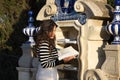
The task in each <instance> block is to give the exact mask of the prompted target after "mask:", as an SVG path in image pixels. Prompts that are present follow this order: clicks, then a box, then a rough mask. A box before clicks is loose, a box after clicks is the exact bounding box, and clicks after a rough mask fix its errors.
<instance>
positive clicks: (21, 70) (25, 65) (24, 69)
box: [17, 43, 33, 80]
mask: <svg viewBox="0 0 120 80" xmlns="http://www.w3.org/2000/svg"><path fill="white" fill-rule="evenodd" d="M32 45H33V44H32V43H24V44H23V45H22V50H23V55H22V56H21V57H20V59H19V62H18V64H19V67H17V70H18V80H31V77H32V72H31V68H32V59H33V53H32V50H31V47H32Z"/></svg>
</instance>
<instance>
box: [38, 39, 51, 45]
mask: <svg viewBox="0 0 120 80" xmlns="http://www.w3.org/2000/svg"><path fill="white" fill-rule="evenodd" d="M38 45H39V46H41V45H49V41H47V40H42V41H40V43H39V44H38Z"/></svg>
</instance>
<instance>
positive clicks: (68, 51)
mask: <svg viewBox="0 0 120 80" xmlns="http://www.w3.org/2000/svg"><path fill="white" fill-rule="evenodd" d="M58 53H59V54H58V56H59V57H58V59H59V60H62V59H64V58H66V57H69V56H76V55H78V54H79V52H78V51H77V50H75V49H74V48H73V47H72V46H69V47H67V48H64V49H61V50H60V51H58Z"/></svg>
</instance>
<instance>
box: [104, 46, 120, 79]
mask: <svg viewBox="0 0 120 80" xmlns="http://www.w3.org/2000/svg"><path fill="white" fill-rule="evenodd" d="M104 50H105V54H106V60H105V62H104V64H103V66H102V70H103V71H104V72H106V73H107V74H108V75H109V77H108V80H119V78H120V57H119V56H120V45H106V46H105V48H104Z"/></svg>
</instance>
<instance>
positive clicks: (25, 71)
mask: <svg viewBox="0 0 120 80" xmlns="http://www.w3.org/2000/svg"><path fill="white" fill-rule="evenodd" d="M17 70H18V80H31V75H32V73H31V69H30V68H23V67H17Z"/></svg>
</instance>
